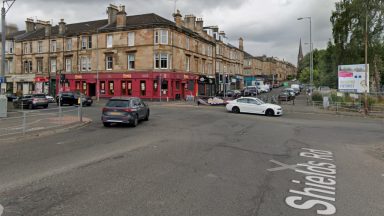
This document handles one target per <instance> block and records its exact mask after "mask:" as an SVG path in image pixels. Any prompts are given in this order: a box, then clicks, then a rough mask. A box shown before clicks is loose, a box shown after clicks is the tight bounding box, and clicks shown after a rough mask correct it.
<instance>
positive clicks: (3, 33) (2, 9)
mask: <svg viewBox="0 0 384 216" xmlns="http://www.w3.org/2000/svg"><path fill="white" fill-rule="evenodd" d="M15 1H16V0H3V7H2V8H1V45H2V47H1V75H0V79H1V82H0V85H1V83H2V82H4V83H5V40H6V38H5V35H6V33H7V29H6V26H5V15H6V14H7V12H8V11H9V9H10V8H11V7H12V5H13V3H15ZM8 2H11V3H8ZM5 4H6V6H7V9H5ZM0 94H5V91H3V89H0Z"/></svg>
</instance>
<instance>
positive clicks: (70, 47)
mask: <svg viewBox="0 0 384 216" xmlns="http://www.w3.org/2000/svg"><path fill="white" fill-rule="evenodd" d="M107 14H108V19H105V20H96V21H89V22H83V23H74V24H66V23H65V21H64V20H61V21H60V23H59V24H58V25H56V26H51V24H50V23H49V22H44V21H34V20H31V19H27V21H26V32H25V33H24V34H22V35H20V36H18V37H16V38H15V52H14V55H13V59H14V63H13V64H14V70H13V71H14V72H13V74H14V75H15V76H18V77H19V78H20V79H13V80H12V85H13V86H14V88H13V92H15V91H22V92H23V93H33V92H36V93H40V92H41V93H47V94H51V95H55V94H57V93H58V92H59V91H68V90H71V91H81V92H83V93H85V94H87V95H90V96H97V97H98V96H99V97H112V96H122V95H127V96H139V97H141V98H146V99H152V98H155V99H156V98H169V99H185V98H186V97H187V96H188V95H189V96H211V95H214V94H215V92H216V91H217V90H216V88H217V80H216V77H217V74H218V73H223V74H224V72H226V73H227V75H229V76H232V77H236V76H237V77H240V76H241V75H242V67H243V66H242V65H243V55H242V53H243V52H242V51H241V50H239V49H238V48H236V47H232V46H231V45H229V44H227V43H224V42H223V41H222V40H223V38H220V37H216V36H214V35H213V34H211V33H210V32H209V31H207V30H206V29H204V27H203V20H202V19H196V17H194V16H193V15H187V16H185V17H184V19H183V17H182V15H181V14H180V12H177V13H176V14H174V18H175V20H174V22H172V21H170V20H167V19H164V18H162V17H160V16H158V15H156V14H142V15H135V16H127V15H126V12H125V7H124V6H120V7H116V6H114V5H110V6H109V7H108V8H107ZM218 47H219V48H218ZM218 50H219V51H218ZM217 53H218V55H219V57H220V64H219V66H220V67H221V68H220V69H217V68H216V66H217V64H216V62H217V56H218V55H217ZM9 84H11V83H9Z"/></svg>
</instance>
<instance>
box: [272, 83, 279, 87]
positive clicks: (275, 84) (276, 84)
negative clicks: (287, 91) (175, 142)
mask: <svg viewBox="0 0 384 216" xmlns="http://www.w3.org/2000/svg"><path fill="white" fill-rule="evenodd" d="M272 87H273V88H279V87H280V83H278V82H276V83H273V84H272Z"/></svg>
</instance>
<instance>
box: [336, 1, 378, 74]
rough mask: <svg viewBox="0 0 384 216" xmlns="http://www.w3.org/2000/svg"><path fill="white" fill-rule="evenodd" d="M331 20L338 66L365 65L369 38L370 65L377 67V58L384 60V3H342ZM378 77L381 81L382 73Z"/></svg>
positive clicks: (338, 4)
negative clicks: (375, 58) (366, 44)
mask: <svg viewBox="0 0 384 216" xmlns="http://www.w3.org/2000/svg"><path fill="white" fill-rule="evenodd" d="M330 20H331V23H332V33H333V40H334V47H333V49H334V50H333V53H334V58H335V61H336V64H338V65H341V64H362V63H364V62H365V60H364V59H365V52H364V50H365V36H367V38H368V64H370V65H374V56H378V58H380V59H383V58H384V52H383V35H384V25H383V23H384V1H382V0H342V1H340V2H337V3H336V10H335V11H333V13H332V16H331V19H330ZM366 23H367V24H368V25H367V30H368V31H366V30H365V29H366ZM328 47H329V46H328ZM381 68H382V67H380V70H381ZM379 73H380V76H381V77H382V76H383V72H382V70H381V71H380V72H379ZM371 75H372V73H371ZM380 76H379V77H380Z"/></svg>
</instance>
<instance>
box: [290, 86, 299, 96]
mask: <svg viewBox="0 0 384 216" xmlns="http://www.w3.org/2000/svg"><path fill="white" fill-rule="evenodd" d="M291 89H293V92H295V95H299V94H300V91H301V89H300V85H299V84H292V85H291Z"/></svg>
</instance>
